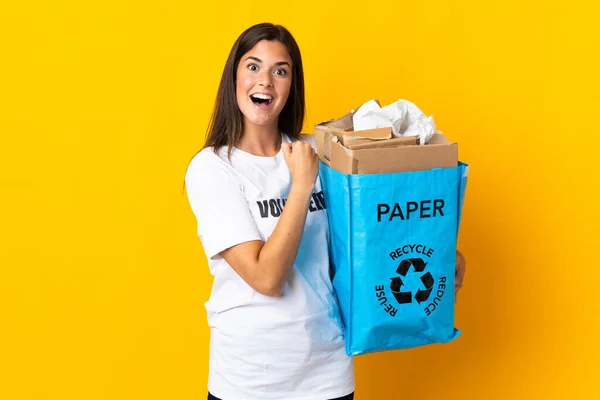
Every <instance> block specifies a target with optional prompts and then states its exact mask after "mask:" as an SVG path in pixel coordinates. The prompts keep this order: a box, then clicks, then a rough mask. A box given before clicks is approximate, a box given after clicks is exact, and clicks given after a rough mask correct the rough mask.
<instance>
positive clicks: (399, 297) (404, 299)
mask: <svg viewBox="0 0 600 400" xmlns="http://www.w3.org/2000/svg"><path fill="white" fill-rule="evenodd" d="M391 280H392V283H391V284H390V289H392V293H393V294H394V297H395V298H396V301H397V302H398V303H399V304H406V303H411V302H412V293H411V292H401V291H400V290H401V289H400V288H401V287H402V285H404V282H402V279H400V277H395V278H391Z"/></svg>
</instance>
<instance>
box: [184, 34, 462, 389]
mask: <svg viewBox="0 0 600 400" xmlns="http://www.w3.org/2000/svg"><path fill="white" fill-rule="evenodd" d="M303 119H304V77H303V71H302V59H301V56H300V50H299V48H298V45H297V44H296V41H295V40H294V38H293V37H292V35H291V34H290V33H289V32H288V31H287V30H286V29H285V28H283V27H281V26H277V25H272V24H259V25H255V26H253V27H251V28H249V29H247V30H246V31H245V32H244V33H242V34H241V35H240V37H239V38H238V39H237V41H236V42H235V43H234V45H233V48H232V50H231V52H230V54H229V57H228V59H227V62H226V65H225V70H224V72H223V76H222V79H221V83H220V86H219V91H218V95H217V100H216V104H215V109H214V112H213V116H212V120H211V124H210V127H209V131H208V137H207V141H206V145H205V147H204V149H203V150H202V151H200V152H199V153H198V154H197V155H196V156H195V157H194V159H193V160H192V161H191V163H190V166H189V168H188V172H187V174H186V186H187V191H188V198H189V201H190V204H191V207H192V210H193V212H194V214H195V215H196V218H197V221H198V234H199V236H200V238H201V240H202V243H203V247H204V251H205V253H206V256H207V258H208V264H209V268H210V270H211V273H212V274H213V275H214V283H213V288H212V292H211V296H210V299H209V300H208V302H207V303H206V308H207V311H208V322H209V325H210V327H211V339H210V363H209V364H210V365H209V381H208V389H209V399H221V400H240V399H261V400H262V399H277V400H284V399H285V400H309V399H310V400H312V399H314V400H328V399H344V400H347V399H352V398H353V391H354V372H353V362H352V359H351V358H350V357H348V356H347V355H346V354H345V350H344V337H343V332H342V323H341V318H340V314H339V306H338V303H337V300H336V297H335V295H334V292H333V289H332V285H331V281H330V278H329V255H328V250H327V243H328V240H329V238H328V225H327V215H326V212H325V209H324V207H322V206H321V204H320V202H319V196H318V195H317V194H318V193H319V192H320V191H321V183H320V181H319V179H318V178H317V175H318V158H317V155H316V153H315V151H314V149H313V146H312V144H311V143H309V141H310V140H309V139H308V138H306V137H301V135H300V130H301V128H302V123H303ZM284 205H285V207H284ZM457 282H458V280H457Z"/></svg>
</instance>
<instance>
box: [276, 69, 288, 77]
mask: <svg viewBox="0 0 600 400" xmlns="http://www.w3.org/2000/svg"><path fill="white" fill-rule="evenodd" d="M287 73H288V72H287V71H286V70H285V69H283V68H279V69H276V70H275V74H277V75H280V76H286V75H287Z"/></svg>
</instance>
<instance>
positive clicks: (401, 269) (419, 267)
mask: <svg viewBox="0 0 600 400" xmlns="http://www.w3.org/2000/svg"><path fill="white" fill-rule="evenodd" d="M411 265H412V266H413V267H415V271H416V272H423V271H425V266H426V265H427V263H426V262H425V261H423V259H421V258H409V259H408V260H402V262H400V265H398V269H397V270H396V272H397V273H399V274H400V275H402V276H406V273H407V272H408V269H409V268H410V266H411Z"/></svg>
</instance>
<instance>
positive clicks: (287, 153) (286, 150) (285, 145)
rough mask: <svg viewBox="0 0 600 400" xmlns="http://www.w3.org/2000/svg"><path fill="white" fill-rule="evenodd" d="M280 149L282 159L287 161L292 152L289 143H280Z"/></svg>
mask: <svg viewBox="0 0 600 400" xmlns="http://www.w3.org/2000/svg"><path fill="white" fill-rule="evenodd" d="M281 150H282V151H283V159H284V160H286V161H287V160H288V159H289V157H290V154H291V152H292V145H291V143H281Z"/></svg>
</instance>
